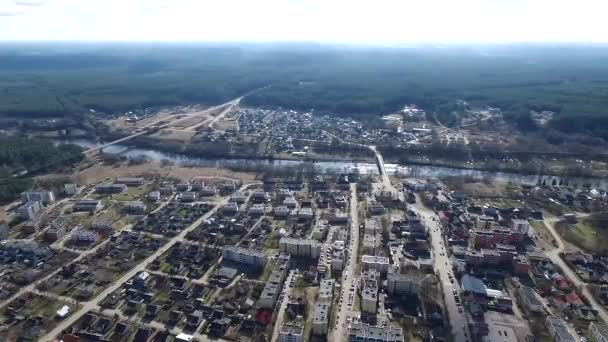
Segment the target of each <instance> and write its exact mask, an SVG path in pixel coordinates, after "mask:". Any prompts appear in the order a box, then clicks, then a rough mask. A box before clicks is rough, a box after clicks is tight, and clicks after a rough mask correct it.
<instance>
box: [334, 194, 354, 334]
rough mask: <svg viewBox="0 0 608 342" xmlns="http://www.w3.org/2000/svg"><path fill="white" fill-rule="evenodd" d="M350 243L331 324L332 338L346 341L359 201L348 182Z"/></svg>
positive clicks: (350, 310) (350, 308) (351, 308)
mask: <svg viewBox="0 0 608 342" xmlns="http://www.w3.org/2000/svg"><path fill="white" fill-rule="evenodd" d="M350 229H351V232H350V243H349V249H348V250H349V253H348V259H347V260H349V261H347V263H346V265H347V266H346V269H345V271H344V272H342V275H343V276H342V287H341V291H340V294H339V296H340V298H341V299H342V300H340V301H339V302H338V303H339V304H338V305H339V306H338V310H336V312H337V317H336V318H337V319H335V322H337V323H338V325H337V326H333V327H330V328H333V331H332V333H333V339H334V340H336V341H346V340H347V337H346V334H347V333H348V327H347V321H346V318H347V317H348V315H349V313H351V312H352V310H353V307H352V306H350V305H349V304H348V291H350V287H351V285H352V284H353V283H354V282H355V280H356V277H355V271H357V269H358V267H357V266H358V265H359V257H358V255H359V202H358V200H357V184H355V183H351V184H350Z"/></svg>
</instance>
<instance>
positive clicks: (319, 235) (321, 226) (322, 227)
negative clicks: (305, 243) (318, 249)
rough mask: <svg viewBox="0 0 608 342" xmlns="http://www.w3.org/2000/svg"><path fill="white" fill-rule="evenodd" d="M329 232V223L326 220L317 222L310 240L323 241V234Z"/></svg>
mask: <svg viewBox="0 0 608 342" xmlns="http://www.w3.org/2000/svg"><path fill="white" fill-rule="evenodd" d="M328 230H329V223H328V222H327V220H319V221H318V222H317V225H316V226H315V227H314V228H313V230H312V238H313V239H315V240H319V241H321V240H323V239H325V234H327V231H328Z"/></svg>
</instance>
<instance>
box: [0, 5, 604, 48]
mask: <svg viewBox="0 0 608 342" xmlns="http://www.w3.org/2000/svg"><path fill="white" fill-rule="evenodd" d="M606 13H608V1H606V0H0V41H23V40H25V41H41V40H42V41H45V40H66V41H73V40H76V41H183V42H193V41H204V42H223V41H231V42H233V41H253V42H277V41H291V42H293V41H307V42H311V41H312V42H325V43H348V44H366V45H368V44H371V45H374V44H379V45H387V44H406V43H503V42H504V43H511V42H590V43H600V42H601V43H606V42H608V26H607V24H606V23H605V15H606Z"/></svg>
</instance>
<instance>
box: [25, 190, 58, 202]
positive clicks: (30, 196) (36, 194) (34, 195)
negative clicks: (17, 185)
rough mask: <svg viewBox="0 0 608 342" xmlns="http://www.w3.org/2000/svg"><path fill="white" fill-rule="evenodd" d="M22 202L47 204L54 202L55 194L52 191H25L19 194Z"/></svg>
mask: <svg viewBox="0 0 608 342" xmlns="http://www.w3.org/2000/svg"><path fill="white" fill-rule="evenodd" d="M21 201H22V202H35V201H40V202H42V204H49V203H53V202H55V194H53V192H52V191H46V190H41V191H26V192H24V193H22V194H21Z"/></svg>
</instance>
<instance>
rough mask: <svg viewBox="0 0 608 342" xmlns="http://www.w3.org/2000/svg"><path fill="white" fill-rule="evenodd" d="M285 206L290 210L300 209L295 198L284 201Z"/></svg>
mask: <svg viewBox="0 0 608 342" xmlns="http://www.w3.org/2000/svg"><path fill="white" fill-rule="evenodd" d="M283 205H284V206H286V207H287V208H289V209H295V208H297V207H298V201H297V200H296V199H295V198H294V197H293V196H289V197H287V198H285V199H284V200H283Z"/></svg>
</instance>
